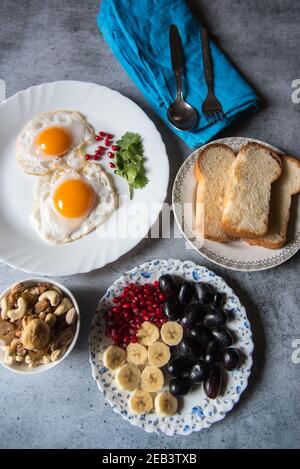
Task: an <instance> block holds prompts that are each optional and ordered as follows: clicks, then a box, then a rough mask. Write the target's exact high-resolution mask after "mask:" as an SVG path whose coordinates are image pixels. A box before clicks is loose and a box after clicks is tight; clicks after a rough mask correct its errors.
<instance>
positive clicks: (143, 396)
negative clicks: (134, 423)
mask: <svg viewBox="0 0 300 469" xmlns="http://www.w3.org/2000/svg"><path fill="white" fill-rule="evenodd" d="M128 404H129V410H130V412H131V413H133V414H138V415H142V414H149V412H151V410H152V409H153V400H152V396H151V394H149V393H148V392H146V391H143V390H142V389H136V390H135V391H134V392H133V393H132V394H131V396H130V398H129V402H128Z"/></svg>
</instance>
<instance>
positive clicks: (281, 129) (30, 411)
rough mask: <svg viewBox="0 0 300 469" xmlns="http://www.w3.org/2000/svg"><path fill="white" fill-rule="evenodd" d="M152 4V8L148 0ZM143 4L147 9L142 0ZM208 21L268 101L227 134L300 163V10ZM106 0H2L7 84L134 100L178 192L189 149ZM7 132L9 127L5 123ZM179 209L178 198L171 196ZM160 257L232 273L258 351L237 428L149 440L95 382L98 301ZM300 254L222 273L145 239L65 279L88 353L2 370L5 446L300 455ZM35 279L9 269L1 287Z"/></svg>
mask: <svg viewBox="0 0 300 469" xmlns="http://www.w3.org/2000/svg"><path fill="white" fill-rule="evenodd" d="M139 1H140V0H139ZM141 1H142V0H141ZM198 4H199V6H200V7H201V11H202V17H203V19H204V21H205V22H206V23H207V24H208V26H209V28H210V31H211V32H212V33H213V35H214V36H215V38H216V39H217V41H218V42H219V44H220V45H221V46H222V47H223V49H224V50H225V51H227V52H228V54H229V56H230V57H231V58H232V60H233V61H234V62H235V63H236V64H238V66H239V68H240V70H241V71H242V72H243V73H244V74H245V76H246V77H248V78H249V79H250V80H251V82H252V83H253V84H254V85H255V87H256V88H257V90H258V91H259V92H260V93H261V95H262V96H263V98H264V109H263V110H262V111H261V112H260V113H259V114H257V115H256V116H254V117H252V118H251V119H249V120H247V121H245V122H242V123H239V124H238V125H234V126H232V127H231V128H230V129H227V130H226V132H224V133H223V135H224V136H225V135H226V136H231V135H246V136H249V137H256V138H259V139H262V140H265V141H267V142H269V143H272V144H274V145H276V146H277V147H279V148H282V149H283V150H285V151H286V152H289V153H292V154H296V155H298V156H300V149H299V135H300V119H299V114H300V104H299V105H296V104H293V103H292V101H291V92H292V88H291V83H292V80H294V79H296V78H300V70H299V67H298V64H299V58H298V54H299V48H300V28H299V21H300V2H299V1H297V2H295V1H294V0H251V1H248V0H242V1H241V0H222V1H221V2H220V1H218V0H202V1H199V2H198ZM97 10H98V2H97V1H95V0H85V1H84V2H83V1H82V0H66V1H60V0H47V1H42V0H2V1H1V20H0V21H1V27H0V78H2V79H4V80H5V81H6V82H7V94H8V95H12V94H14V93H16V92H17V91H19V90H20V89H24V88H27V87H29V86H31V85H35V84H39V83H42V82H47V81H52V80H61V79H74V80H76V79H78V80H85V81H93V82H96V83H99V84H102V85H107V86H110V87H111V88H113V89H116V90H118V91H120V92H121V93H123V94H125V95H127V96H129V97H130V98H131V99H133V100H134V101H135V102H137V103H138V104H139V105H140V106H141V107H142V108H143V109H144V110H145V111H146V112H147V113H148V114H149V116H150V117H151V118H152V119H153V120H154V122H155V123H156V125H157V127H158V128H159V130H160V132H161V134H162V136H163V139H164V141H165V143H166V146H167V150H168V154H169V158H170V163H171V179H170V181H171V183H172V181H173V179H174V176H175V174H176V172H177V170H178V168H179V166H180V164H181V163H182V162H183V160H184V158H185V157H186V156H187V155H188V154H189V152H190V151H189V149H188V148H187V147H186V146H185V145H184V144H183V143H182V142H180V141H179V139H177V138H176V137H175V136H174V135H173V134H172V132H171V131H170V130H169V129H167V128H166V127H165V125H164V124H163V123H162V122H161V121H160V120H159V119H158V118H157V117H156V116H155V115H154V113H153V112H152V111H151V109H150V108H149V106H148V105H147V103H146V102H145V100H144V99H143V97H142V96H141V94H140V93H139V92H138V90H137V88H136V87H135V85H134V84H133V82H132V81H131V80H130V79H129V78H128V77H127V75H126V74H125V72H124V71H123V69H122V68H121V66H120V65H119V63H118V62H117V60H116V59H115V58H114V56H113V55H112V53H111V51H110V50H109V48H108V47H107V45H106V44H105V42H104V40H103V39H102V37H101V36H100V34H99V32H98V30H97V28H96V23H95V17H96V13H97ZM0 125H3V123H0ZM169 200H170V197H169ZM153 257H161V258H166V257H176V258H181V259H191V260H193V261H195V262H198V263H201V264H203V265H206V266H207V267H209V268H211V269H213V270H214V271H215V272H216V273H218V274H220V275H222V276H223V277H224V278H225V280H226V281H227V282H228V283H229V284H230V285H231V286H232V287H233V288H234V289H235V291H236V292H237V294H238V295H240V297H241V300H242V302H244V304H245V306H246V308H247V310H248V315H249V318H250V321H251V324H252V328H253V333H254V342H255V354H254V368H253V373H252V376H251V379H250V383H249V387H248V389H247V390H246V392H245V393H244V395H243V396H242V398H241V400H240V403H239V404H238V405H237V406H236V407H235V408H234V410H233V411H232V412H230V413H229V414H228V415H227V417H226V419H225V420H224V421H222V422H220V423H218V424H215V425H213V426H212V427H211V428H210V429H208V430H206V431H203V432H201V433H200V434H199V433H198V434H193V435H191V436H189V437H173V438H170V437H166V436H157V435H154V434H151V435H149V434H147V433H144V432H142V431H141V430H139V429H136V428H134V427H132V426H131V425H129V424H128V423H126V422H125V421H123V420H122V418H120V417H119V416H117V415H116V414H114V413H113V412H112V411H111V409H110V408H109V405H108V404H106V403H105V402H104V399H103V398H102V396H101V394H100V393H99V392H98V389H97V386H96V384H95V383H94V382H93V379H92V376H91V370H90V366H89V362H88V347H87V338H88V333H89V327H90V321H91V319H92V317H93V314H94V311H95V308H96V305H97V301H98V299H99V297H100V296H101V295H102V294H103V293H104V291H105V290H106V288H107V287H108V286H109V285H110V284H111V283H112V282H113V281H114V280H115V279H116V278H117V277H118V276H119V275H120V274H121V273H122V272H124V271H126V270H127V269H130V268H132V267H133V266H134V265H137V264H139V263H141V262H143V261H145V260H147V259H150V258H153ZM299 273H300V272H299V254H298V255H296V256H295V257H294V258H293V259H292V260H290V261H289V262H287V263H286V264H285V265H282V266H280V267H278V268H276V269H273V270H271V271H266V272H261V273H239V272H231V271H228V270H226V269H221V268H218V267H217V266H215V265H213V264H211V263H210V262H208V261H206V260H205V259H202V258H201V257H200V256H199V255H197V253H195V252H192V251H186V250H185V248H184V242H183V240H180V239H160V240H144V241H143V242H141V243H140V244H139V245H138V246H137V247H136V248H135V249H134V250H133V252H131V253H129V254H127V255H125V256H124V257H122V259H120V260H119V261H117V262H115V263H113V264H111V265H108V266H106V267H105V268H104V269H101V270H98V271H94V272H92V273H90V274H87V275H76V276H72V277H68V278H62V279H58V280H61V281H63V282H64V283H65V284H66V285H67V286H68V287H69V288H71V290H72V291H73V292H74V293H75V295H76V297H77V298H78V301H79V304H80V307H81V311H82V329H81V333H80V338H79V342H78V345H77V347H76V349H75V350H74V352H73V353H72V354H71V356H70V357H69V358H68V359H67V360H66V361H65V362H64V363H63V364H62V365H61V366H59V367H57V368H56V369H54V370H53V371H50V372H49V373H48V374H42V375H40V376H36V377H27V378H24V377H22V376H16V375H14V374H12V373H10V372H9V371H6V370H4V369H3V368H1V370H0V383H1V384H0V388H1V391H0V415H1V423H0V446H1V447H3V448H41V447H42V448H43V447H44V448H66V447H67V448H133V447H136V448H283V447H288V448H296V447H299V443H300V419H299V417H300V400H299V385H300V377H299V374H300V365H295V364H293V363H292V360H291V354H292V341H293V340H294V339H296V338H300V314H299V304H300V289H299V284H300V282H299ZM24 277H26V275H25V274H23V273H22V272H19V271H16V270H13V269H11V268H9V267H7V266H5V265H1V266H0V288H1V290H2V289H4V288H5V287H6V286H8V285H9V284H11V283H12V282H14V281H17V280H19V279H21V278H24Z"/></svg>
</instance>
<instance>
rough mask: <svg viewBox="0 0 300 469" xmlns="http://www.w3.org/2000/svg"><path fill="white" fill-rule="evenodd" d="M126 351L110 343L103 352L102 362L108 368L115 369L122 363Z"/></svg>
mask: <svg viewBox="0 0 300 469" xmlns="http://www.w3.org/2000/svg"><path fill="white" fill-rule="evenodd" d="M125 358H126V352H125V350H123V349H122V348H121V347H118V346H117V345H110V346H109V347H108V348H107V349H106V350H105V352H104V353H103V364H104V366H105V367H106V368H108V369H109V370H117V369H118V368H120V366H121V365H123V363H124V361H125Z"/></svg>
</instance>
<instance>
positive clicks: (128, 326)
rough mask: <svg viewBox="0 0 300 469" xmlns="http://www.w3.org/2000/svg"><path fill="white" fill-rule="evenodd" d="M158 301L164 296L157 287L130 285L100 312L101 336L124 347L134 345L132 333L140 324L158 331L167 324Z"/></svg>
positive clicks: (133, 333)
mask: <svg viewBox="0 0 300 469" xmlns="http://www.w3.org/2000/svg"><path fill="white" fill-rule="evenodd" d="M162 299H165V297H164V295H163V294H162V292H161V290H160V289H159V288H158V286H155V285H154V284H149V283H147V284H145V285H136V284H134V283H130V284H129V285H127V286H126V287H124V288H123V290H122V292H121V294H120V295H119V296H118V297H115V298H113V300H112V301H113V305H114V306H112V307H111V308H110V309H109V310H108V311H106V312H105V313H104V319H105V334H106V335H107V336H108V337H111V338H112V340H113V342H114V343H115V344H116V345H119V346H120V347H124V348H126V347H127V345H128V344H129V343H130V342H132V343H135V342H137V337H136V332H137V329H138V328H139V327H140V326H141V324H142V323H143V322H144V321H151V322H152V323H153V324H155V325H156V326H157V327H159V328H160V327H161V326H162V324H163V323H164V322H166V321H167V318H166V316H165V315H164V312H163V300H162Z"/></svg>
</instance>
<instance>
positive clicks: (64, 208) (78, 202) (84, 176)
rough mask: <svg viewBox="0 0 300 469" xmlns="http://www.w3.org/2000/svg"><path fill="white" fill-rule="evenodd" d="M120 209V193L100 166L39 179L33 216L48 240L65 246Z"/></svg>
mask: <svg viewBox="0 0 300 469" xmlns="http://www.w3.org/2000/svg"><path fill="white" fill-rule="evenodd" d="M115 206H116V194H115V191H114V189H113V187H112V185H111V183H110V181H109V178H108V177H107V175H106V173H105V171H103V169H102V168H101V167H100V166H99V165H96V164H93V163H89V164H86V165H85V166H84V167H83V168H81V170H72V169H68V170H62V171H56V172H54V173H52V174H50V175H47V176H43V177H40V178H38V180H37V183H36V186H35V192H34V207H33V211H32V215H31V220H32V224H33V227H34V228H35V229H36V230H37V231H38V232H39V234H40V235H41V236H42V237H43V238H44V239H46V240H48V241H49V242H51V243H54V244H62V243H67V242H70V241H74V240H76V239H79V238H82V237H83V236H85V235H86V234H88V233H89V232H91V231H93V230H94V229H96V228H97V227H98V226H99V225H100V224H101V223H103V222H104V221H105V220H106V218H107V217H108V215H109V214H110V213H111V212H112V211H113V209H114V208H115Z"/></svg>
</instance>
